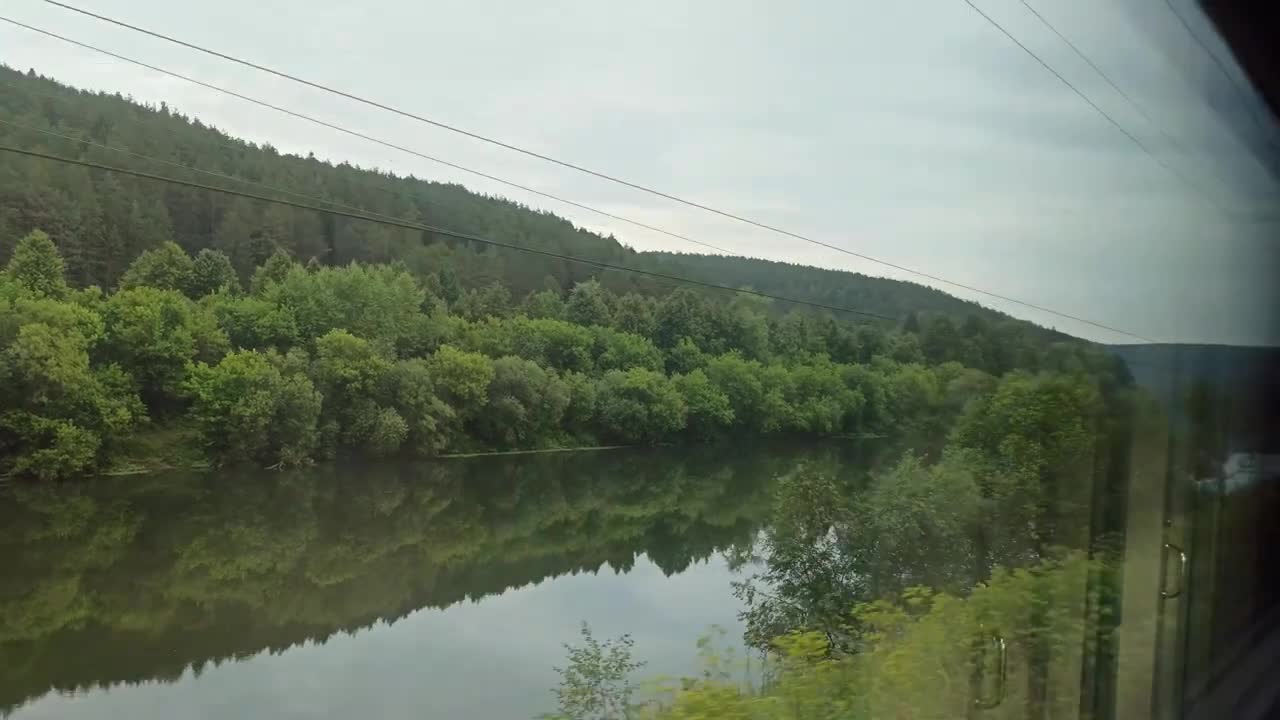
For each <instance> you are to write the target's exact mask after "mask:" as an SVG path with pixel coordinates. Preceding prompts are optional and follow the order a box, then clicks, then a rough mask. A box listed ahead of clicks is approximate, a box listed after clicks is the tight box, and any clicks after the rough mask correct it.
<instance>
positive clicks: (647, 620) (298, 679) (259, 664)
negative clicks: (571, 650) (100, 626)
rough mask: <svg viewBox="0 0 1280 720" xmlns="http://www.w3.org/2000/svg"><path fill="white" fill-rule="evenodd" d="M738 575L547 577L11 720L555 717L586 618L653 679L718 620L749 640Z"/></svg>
mask: <svg viewBox="0 0 1280 720" xmlns="http://www.w3.org/2000/svg"><path fill="white" fill-rule="evenodd" d="M732 578H733V574H732V573H731V572H730V571H729V569H728V567H727V566H726V564H725V562H724V561H723V559H722V558H720V557H718V556H717V557H712V558H711V559H710V560H709V561H707V562H699V563H694V564H693V565H691V566H690V567H689V569H688V570H686V571H685V572H684V573H681V574H679V575H676V576H672V577H669V578H668V577H663V575H662V571H661V570H659V569H658V568H657V567H656V566H655V565H654V564H653V563H651V562H650V561H649V560H648V559H647V558H645V557H640V558H638V559H637V560H636V564H635V568H634V569H633V570H632V571H631V572H630V573H628V574H626V575H615V574H614V573H613V572H612V571H611V570H609V569H607V568H606V569H604V570H602V571H601V572H600V573H599V574H597V575H590V574H580V575H570V576H564V577H560V578H555V579H551V580H546V581H543V582H541V583H539V584H537V585H531V586H527V587H523V588H519V589H516V590H511V591H508V592H507V593H505V594H503V595H501V596H495V597H487V598H484V599H482V600H480V601H479V602H468V603H460V604H457V605H454V606H452V607H450V608H447V609H445V610H422V611H418V612H415V613H413V614H411V615H409V616H408V617H406V618H404V619H402V620H400V621H398V622H396V623H395V624H394V625H383V624H379V625H376V626H374V627H373V628H371V629H369V630H365V631H361V632H358V633H356V634H355V635H346V634H339V635H335V636H334V637H332V638H330V639H329V641H328V642H327V643H325V644H323V645H318V644H311V643H308V644H307V645H304V646H297V647H293V648H290V649H289V650H286V651H285V652H283V653H280V654H278V655H271V654H268V653H259V654H258V655H255V656H253V657H251V658H249V659H247V660H243V661H240V662H234V663H224V664H223V665H222V666H221V667H214V666H212V665H211V666H209V667H207V668H206V669H205V671H204V672H203V673H202V674H201V675H200V676H199V677H194V675H193V673H191V672H190V671H188V672H186V673H184V674H183V677H182V678H181V679H180V680H179V681H177V682H176V683H147V684H144V685H138V686H127V685H121V686H116V687H114V688H112V689H110V690H93V691H90V692H87V693H82V694H80V695H79V696H76V697H69V696H60V695H47V696H45V697H43V698H41V699H39V700H37V701H35V702H33V703H31V704H30V705H28V706H26V707H24V708H22V709H20V710H18V711H17V712H16V713H14V714H13V715H12V716H11V718H12V720H52V719H53V718H57V719H58V720H79V719H81V718H130V719H131V720H150V719H152V718H156V719H160V718H163V719H164V720H171V719H185V718H192V719H195V718H200V719H204V718H232V717H234V718H259V717H261V718H341V719H342V720H349V719H350V718H361V717H367V718H413V719H414V720H421V719H422V718H437V717H438V718H462V717H468V718H495V719H505V718H531V717H533V716H534V715H536V714H537V713H539V712H545V711H549V710H551V709H552V700H551V695H550V692H549V688H551V687H553V686H554V685H555V684H556V682H557V677H556V674H555V671H554V670H553V669H552V668H553V666H555V665H560V664H562V662H563V659H564V651H563V649H562V648H561V643H564V642H568V641H574V640H576V638H577V634H578V626H579V623H581V622H582V621H583V620H586V621H587V622H588V623H590V624H591V627H592V629H593V631H594V632H595V635H596V637H597V638H600V639H603V638H606V637H614V636H617V635H621V634H623V633H631V635H632V636H633V637H634V638H635V640H636V655H637V656H638V657H639V658H640V659H644V660H646V661H648V663H649V665H648V667H646V668H645V669H644V670H643V671H641V673H640V677H642V678H643V677H650V676H654V675H659V674H663V673H688V672H691V671H693V670H694V669H696V663H697V660H696V652H697V650H696V648H695V646H694V643H695V641H696V639H697V637H698V636H699V635H701V634H702V633H704V632H705V631H706V630H707V629H708V628H709V627H710V626H711V625H713V624H720V625H721V626H724V627H726V628H727V629H728V630H729V634H728V638H738V637H741V628H740V625H739V624H738V622H737V619H736V617H735V616H736V614H737V608H738V604H737V601H736V600H735V599H734V598H733V595H732V592H731V588H730V586H729V582H730V580H731V579H732Z"/></svg>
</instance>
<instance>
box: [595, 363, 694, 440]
mask: <svg viewBox="0 0 1280 720" xmlns="http://www.w3.org/2000/svg"><path fill="white" fill-rule="evenodd" d="M597 414H598V417H599V421H600V424H601V428H602V430H603V431H604V432H605V433H606V434H608V435H609V436H611V437H612V438H614V439H616V440H619V441H621V442H625V443H640V442H647V443H653V442H657V441H658V440H661V439H662V438H664V437H666V436H668V435H670V434H671V433H674V432H677V431H679V430H681V429H682V428H684V425H685V419H686V414H687V409H686V408H685V404H684V399H683V398H681V397H680V393H679V392H678V391H677V390H676V389H675V387H674V386H673V385H672V383H671V380H669V379H668V378H667V377H666V376H665V375H662V374H661V373H657V372H654V371H652V370H645V369H643V368H632V369H631V370H627V371H625V372H624V371H621V370H612V371H610V372H607V373H605V375H604V377H603V378H602V379H601V382H600V388H599V395H598V399H597Z"/></svg>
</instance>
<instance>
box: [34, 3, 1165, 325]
mask: <svg viewBox="0 0 1280 720" xmlns="http://www.w3.org/2000/svg"><path fill="white" fill-rule="evenodd" d="M44 1H45V2H47V3H49V4H51V5H56V6H58V7H61V8H64V9H66V10H70V11H72V12H75V13H79V14H81V15H85V16H88V17H92V18H95V19H97V20H101V21H103V22H107V23H111V24H113V25H116V26H119V27H123V28H127V29H129V30H133V31H135V32H139V33H143V34H145V35H149V36H151V37H154V38H157V39H160V40H164V41H166V42H169V43H173V44H175V45H180V46H182V47H185V48H189V49H191V50H195V51H197V52H201V53H204V54H206V55H211V56H213V57H217V58H221V59H223V60H227V61H229V62H233V63H237V64H239V65H243V66H245V67H249V68H253V69H255V70H258V71H261V72H265V73H268V74H271V75H274V76H276V77H279V78H283V79H285V80H289V81H291V82H295V83H299V84H301V85H306V86H307V87H311V88H314V89H317V90H321V91H323V92H327V93H331V94H333V95H337V96H340V97H344V98H347V99H348V100H352V101H355V102H358V103H361V104H364V105H367V106H369V107H373V108H377V109H379V110H384V111H386V112H390V113H394V114H396V115H400V116H402V117H405V118H409V119H411V120H416V121H418V122H421V123H425V124H427V125H431V126H433V127H437V128H440V129H442V130H448V131H449V132H453V133H457V134H459V135H463V136H465V137H469V138H472V139H474V140H478V141H480V142H484V143H488V144H490V145H494V146H497V147H500V148H503V149H506V150H510V151H512V152H516V153H520V154H522V155H526V156H528V157H532V158H536V159H538V160H542V161H545V162H548V163H551V164H553V165H558V166H560V167H564V168H567V169H570V170H574V171H576V172H580V173H583V174H586V175H590V176H592V177H596V178H599V179H601V180H605V181H607V182H611V183H614V184H616V185H621V186H623V187H628V188H631V189H633V190H639V191H640V192H644V193H647V194H649V195H653V196H655V197H660V198H663V199H666V200H670V201H672V202H675V203H679V204H681V205H685V206H688V207H692V208H696V209H698V210H703V211H705V212H708V213H711V214H714V215H719V216H721V217H724V218H728V219H730V220H735V221H737V222H740V223H744V224H746V225H751V226H753V227H757V228H760V229H762V230H768V231H770V232H773V233H777V234H779V235H784V236H786V237H790V238H794V239H796V240H801V241H803V242H807V243H810V244H813V245H817V246H819V247H824V248H827V249H828V250H834V251H836V252H839V253H842V254H845V255H848V256H850V257H855V258H858V259H860V260H865V261H867V262H872V263H875V264H877V265H881V266H883V267H888V268H892V269H894V270H898V271H901V272H905V273H909V274H911V275H915V276H917V277H922V278H925V279H927V280H932V281H933V282H936V283H942V284H944V285H949V286H951V287H956V288H961V289H963V290H968V291H969V292H973V293H977V294H979V295H984V296H986V297H990V298H995V299H997V300H1001V301H1004V302H1008V303H1012V304H1015V305H1020V306H1022V307H1025V308H1030V309H1032V310H1038V311H1040V312H1043V313H1047V314H1049V315H1054V316H1056V317H1060V318H1065V319H1067V320H1072V321H1074V322H1078V323H1081V324H1084V325H1089V326H1092V327H1095V328H1099V329H1102V330H1106V331H1108V332H1112V333H1117V334H1120V335H1127V336H1129V337H1134V338H1139V339H1142V340H1144V341H1147V342H1151V341H1150V340H1148V339H1147V338H1143V337H1142V336H1141V335H1137V334H1135V333H1132V332H1129V331H1126V330H1121V329H1119V328H1115V327H1112V326H1109V325H1106V324H1104V323H1100V322H1096V321H1094V320H1089V319H1087V318H1083V317H1080V316H1078V315H1073V314H1070V313H1066V312H1062V311H1059V310H1053V309H1051V308H1048V307H1045V306H1043V305H1038V304H1036V303H1033V302H1030V301H1027V300H1020V299H1018V298H1014V297H1010V296H1008V295H1004V294H1001V293H997V292H993V291H991V290H984V289H982V288H980V287H977V286H974V285H970V284H967V283H962V282H958V281H955V280H948V279H946V278H944V277H941V276H938V275H934V274H932V273H928V272H924V271H922V270H916V269H915V268H911V267H907V266H905V265H899V264H897V263H893V262H890V261H888V260H882V259H880V258H877V257H873V256H871V255H867V254H865V253H861V252H857V251H855V250H850V249H848V248H844V247H840V246H839V245H833V244H831V243H828V242H824V241H822V240H817V239H815V238H812V237H809V236H807V235H803V234H800V233H797V232H792V231H790V230H786V229H784V228H781V227H778V226H776V225H771V224H769V223H765V222H762V221H759V220H753V219H751V218H748V217H745V216H743V215H739V214H737V213H733V212H729V211H727V210H721V209H719V208H716V207H712V206H710V205H704V204H702V203H699V202H695V201H693V200H689V199H687V198H684V197H680V196H678V195H673V194H671V193H667V192H663V191H661V190H658V189H656V188H653V187H649V186H647V185H642V184H639V183H635V182H631V181H629V180H625V179H623V178H620V177H617V176H614V175H609V174H607V173H604V172H601V171H598V170H592V169H590V168H587V167H583V166H581V165H577V164H574V163H571V162H568V161H566V160H560V159H558V158H555V157H552V156H549V155H545V154H542V153H539V152H535V151H533V150H529V149H527V148H523V147H519V146H517V145H513V144H511V143H508V142H505V141H503V140H498V139H496V138H493V137H489V136H486V135H482V134H480V133H476V132H472V131H470V130H465V129H463V128H461V127H458V126H455V125H450V124H448V123H444V122H441V121H439V120H433V119H431V118H428V117H424V116H422V115H418V114H416V113H412V112H408V111H406V110H401V109H399V108H396V107H392V106H390V105H387V104H385V103H381V102H378V101H376V100H370V99H368V98H365V97H361V96H359V95H355V94H353V93H349V92H345V91H343V90H339V89H337V88H333V87H330V86H328V85H324V84H322V83H318V82H314V81H311V80H307V79H305V78H301V77H298V76H296V75H291V74H289V73H286V72H282V71H280V70H275V69H272V68H269V67H266V66H263V65H260V64H258V63H254V62H250V61H248V60H244V59H242V58H238V57H235V56H232V55H228V54H225V53H221V52H218V51H216V50H211V49H209V48H205V47H202V46H200V45H196V44H194V43H190V42H186V41H184V40H179V39H177V38H174V37H171V36H169V35H165V34H163V33H159V32H156V31H153V30H147V29H146V28H141V27H138V26H136V25H132V24H130V23H127V22H124V21H122V20H116V19H115V18H111V17H107V16H105V15H99V14H98V13H94V12H90V11H88V10H84V9H81V8H78V7H75V6H72V5H68V4H66V3H62V2H56V1H55V0H44ZM10 22H13V21H10ZM15 24H19V23H15ZM23 27H27V28H28V29H34V30H35V31H36V32H41V33H43V34H45V35H50V36H54V37H59V39H63V38H61V37H60V36H57V35H55V34H54V33H50V32H48V31H44V30H39V29H35V28H31V26H29V25H23ZM69 42H73V43H75V44H77V45H80V46H81V47H88V46H87V45H85V44H84V43H79V42H75V41H69ZM90 49H95V50H96V48H90ZM107 54H111V55H112V56H114V57H119V56H118V55H114V54H113V53H107ZM135 64H139V65H141V64H142V63H135ZM148 67H150V66H148ZM152 69H155V68H154V67H152ZM166 74H171V75H172V74H173V73H167V72H166ZM201 84H203V83H201ZM206 87H207V85H206ZM1122 129H1123V128H1122Z"/></svg>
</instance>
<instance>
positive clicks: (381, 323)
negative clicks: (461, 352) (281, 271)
mask: <svg viewBox="0 0 1280 720" xmlns="http://www.w3.org/2000/svg"><path fill="white" fill-rule="evenodd" d="M264 267H265V266H264ZM259 296H260V297H262V299H263V300H266V301H267V302H270V303H272V304H274V305H276V306H279V307H281V308H285V309H287V310H288V311H289V312H290V313H291V314H292V315H293V317H294V319H295V320H296V322H297V324H298V332H299V334H300V335H301V336H302V337H303V338H318V337H320V336H321V335H323V334H325V333H327V332H329V331H330V330H346V331H347V332H350V333H351V334H352V335H355V336H357V337H361V338H364V339H366V340H369V341H371V342H375V343H378V344H380V345H383V346H385V347H387V348H392V347H395V346H396V344H397V343H398V342H400V341H401V340H402V339H403V338H405V337H406V336H408V335H410V334H411V333H413V332H415V331H416V328H415V319H416V318H417V317H418V315H419V314H420V313H421V309H422V306H423V303H424V302H425V301H426V294H425V292H424V291H423V289H422V288H421V287H420V286H419V285H418V283H417V282H416V281H415V280H414V279H413V278H412V277H411V276H410V275H409V274H408V273H407V272H405V271H404V270H401V269H398V268H393V267H388V266H365V265H350V266H347V267H341V268H331V267H324V268H320V269H319V270H317V271H315V272H307V271H306V270H305V269H303V268H301V267H298V266H296V265H294V266H291V267H290V268H289V270H288V271H287V272H286V273H285V275H284V277H283V279H281V280H280V281H279V282H274V283H268V284H267V285H266V287H265V288H263V289H262V290H261V292H260V293H259Z"/></svg>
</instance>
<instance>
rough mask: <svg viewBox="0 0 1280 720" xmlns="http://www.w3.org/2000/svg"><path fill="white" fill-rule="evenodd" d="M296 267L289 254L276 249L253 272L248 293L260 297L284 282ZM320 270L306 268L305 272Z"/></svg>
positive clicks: (317, 269)
mask: <svg viewBox="0 0 1280 720" xmlns="http://www.w3.org/2000/svg"><path fill="white" fill-rule="evenodd" d="M296 267H298V265H297V263H295V262H294V261H293V258H291V257H289V253H287V252H285V251H284V250H279V249H277V250H276V251H275V252H273V253H271V255H270V257H268V258H267V259H266V261H265V262H263V263H262V264H261V265H259V266H258V268H257V269H256V270H254V271H253V278H252V279H251V280H250V281H249V292H251V293H253V294H254V295H261V294H262V293H264V292H266V291H267V289H268V288H270V287H271V286H272V285H275V284H278V283H282V282H284V279H285V278H286V277H287V276H288V275H289V271H291V270H293V269H294V268H296ZM319 269H320V268H318V267H316V268H312V267H310V266H308V267H307V272H317V271H319Z"/></svg>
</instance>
